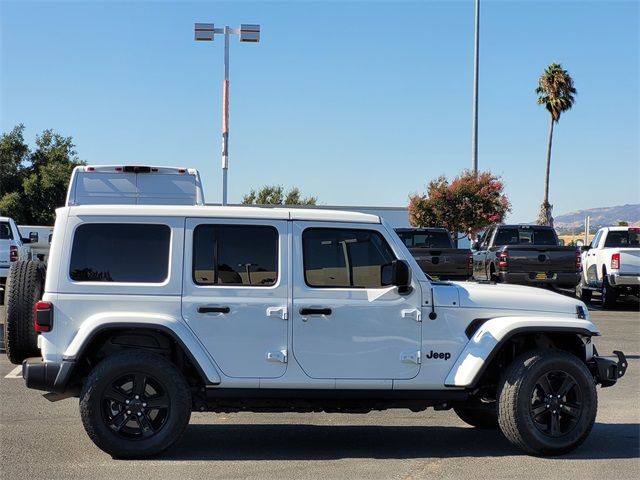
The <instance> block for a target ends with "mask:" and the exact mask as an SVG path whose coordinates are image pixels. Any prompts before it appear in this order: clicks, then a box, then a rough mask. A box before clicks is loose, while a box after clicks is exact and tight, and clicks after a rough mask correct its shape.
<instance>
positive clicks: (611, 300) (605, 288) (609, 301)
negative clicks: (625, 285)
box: [602, 272, 618, 308]
mask: <svg viewBox="0 0 640 480" xmlns="http://www.w3.org/2000/svg"><path fill="white" fill-rule="evenodd" d="M617 299H618V292H616V289H615V288H613V287H612V286H611V284H610V283H609V277H608V275H607V273H606V272H604V275H603V276H602V307H603V308H614V307H615V306H616V300H617Z"/></svg>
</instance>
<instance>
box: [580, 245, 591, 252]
mask: <svg viewBox="0 0 640 480" xmlns="http://www.w3.org/2000/svg"><path fill="white" fill-rule="evenodd" d="M588 250H591V245H582V246H581V247H580V251H581V252H586V251H588Z"/></svg>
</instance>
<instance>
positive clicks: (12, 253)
mask: <svg viewBox="0 0 640 480" xmlns="http://www.w3.org/2000/svg"><path fill="white" fill-rule="evenodd" d="M9 260H10V261H11V262H15V261H17V260H18V247H16V246H15V245H11V246H10V247H9Z"/></svg>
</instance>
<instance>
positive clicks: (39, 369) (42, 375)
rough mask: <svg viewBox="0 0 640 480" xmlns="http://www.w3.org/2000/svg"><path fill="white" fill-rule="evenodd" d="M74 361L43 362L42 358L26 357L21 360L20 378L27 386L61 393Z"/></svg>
mask: <svg viewBox="0 0 640 480" xmlns="http://www.w3.org/2000/svg"><path fill="white" fill-rule="evenodd" d="M74 366H75V363H74V362H69V361H63V362H62V363H56V362H45V361H44V360H43V359H42V358H37V357H32V358H27V359H26V360H24V361H23V362H22V378H24V380H25V383H26V386H27V388H33V389H35V390H44V391H46V392H56V393H63V392H65V391H66V390H67V388H68V387H69V379H70V377H71V372H72V371H73V367H74Z"/></svg>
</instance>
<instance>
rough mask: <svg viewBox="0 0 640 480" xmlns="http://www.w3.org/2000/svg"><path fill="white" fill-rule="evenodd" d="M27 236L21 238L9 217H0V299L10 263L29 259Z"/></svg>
mask: <svg viewBox="0 0 640 480" xmlns="http://www.w3.org/2000/svg"><path fill="white" fill-rule="evenodd" d="M28 243H30V241H29V239H28V238H22V237H21V235H20V230H19V229H18V226H17V225H16V222H14V221H13V219H12V218H10V217H0V300H2V298H3V297H4V288H5V284H6V282H7V276H8V275H9V269H10V268H11V264H12V263H13V262H16V261H18V260H30V259H31V249H30V248H29V246H27V244H28Z"/></svg>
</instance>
